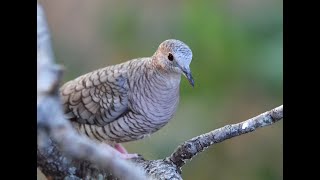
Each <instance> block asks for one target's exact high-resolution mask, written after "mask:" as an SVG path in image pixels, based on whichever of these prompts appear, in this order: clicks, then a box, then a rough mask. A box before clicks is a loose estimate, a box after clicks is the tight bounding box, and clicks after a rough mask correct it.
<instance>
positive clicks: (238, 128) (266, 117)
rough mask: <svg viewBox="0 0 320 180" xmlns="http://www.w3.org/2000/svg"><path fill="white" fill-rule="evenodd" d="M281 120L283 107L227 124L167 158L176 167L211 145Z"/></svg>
mask: <svg viewBox="0 0 320 180" xmlns="http://www.w3.org/2000/svg"><path fill="white" fill-rule="evenodd" d="M282 118H283V105H281V106H279V107H277V108H274V109H272V110H271V111H268V112H265V113H263V114H260V115H258V116H256V117H254V118H251V119H249V120H246V121H243V122H241V123H238V124H229V125H226V126H224V127H222V128H219V129H216V130H213V131H211V132H208V133H206V134H202V135H200V136H197V137H194V138H192V139H190V140H188V141H186V142H184V143H183V144H182V145H180V146H179V147H178V148H177V149H176V150H175V151H174V152H173V153H172V154H171V156H170V157H168V158H169V160H170V161H172V162H173V163H174V164H175V165H177V167H179V168H180V167H182V166H183V165H184V164H185V162H186V161H187V160H189V159H191V158H193V157H194V156H196V155H197V154H198V153H200V152H202V151H204V150H205V149H206V148H208V147H209V146H212V145H213V144H216V143H219V142H222V141H224V140H226V139H230V138H232V137H235V136H240V135H242V134H245V133H249V132H252V131H254V130H256V129H258V128H261V127H264V126H268V125H271V124H273V123H275V122H277V121H279V120H280V119H282Z"/></svg>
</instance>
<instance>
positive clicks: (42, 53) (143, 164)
mask: <svg viewBox="0 0 320 180" xmlns="http://www.w3.org/2000/svg"><path fill="white" fill-rule="evenodd" d="M37 13H38V15H37V34H38V35H37V39H38V41H37V46H38V49H37V50H38V52H37V65H38V67H37V124H38V151H37V164H38V167H39V169H40V170H41V171H42V172H43V173H44V174H45V175H46V176H52V177H53V178H54V179H117V178H120V179H160V180H162V179H163V180H165V179H170V180H181V179H182V178H181V167H182V166H183V165H184V164H185V163H186V161H187V160H189V159H191V158H192V157H194V156H195V155H197V154H198V153H200V152H202V151H204V150H205V149H206V148H208V147H209V146H211V145H213V144H216V143H219V142H222V141H224V140H226V139H229V138H232V137H235V136H239V135H242V134H245V133H249V132H252V131H254V130H256V129H257V128H261V127H264V126H267V125H271V124H273V123H274V122H277V121H279V120H280V119H282V118H283V106H279V107H277V108H275V109H273V110H271V111H268V112H265V113H263V114H261V115H259V116H256V117H254V118H251V119H249V120H247V121H244V122H241V123H238V124H233V125H226V126H225V127H222V128H220V129H216V130H213V131H211V132H209V133H206V134H203V135H200V136H198V137H194V138H192V139H190V140H187V141H186V142H184V143H183V144H182V145H180V146H179V147H178V148H177V149H176V150H175V151H174V152H173V153H172V154H171V155H170V156H169V157H166V158H164V159H158V160H145V159H143V157H139V158H136V159H132V160H130V161H127V160H123V159H121V158H119V156H118V155H117V153H119V152H117V151H115V150H114V149H113V148H112V147H110V146H109V145H107V144H97V143H95V142H93V141H91V140H90V139H88V138H86V137H83V136H80V135H79V134H78V133H76V132H75V130H74V129H73V128H72V126H71V124H70V123H69V121H67V120H66V119H64V118H63V112H62V107H61V102H60V99H59V93H58V88H59V82H60V80H61V76H62V71H63V68H62V67H61V66H59V65H56V64H54V57H53V52H52V48H51V42H50V33H49V30H48V27H47V23H46V19H45V15H44V12H43V10H42V8H41V7H40V5H38V8H37ZM145 173H147V174H148V175H149V176H148V177H146V176H145Z"/></svg>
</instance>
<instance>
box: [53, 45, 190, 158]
mask: <svg viewBox="0 0 320 180" xmlns="http://www.w3.org/2000/svg"><path fill="white" fill-rule="evenodd" d="M191 61H192V51H191V49H190V48H189V46H188V45H186V44H185V43H184V42H182V41H180V40H176V39H168V40H165V41H163V42H162V43H161V44H160V45H159V46H158V48H157V50H156V51H155V53H154V54H153V55H152V56H151V57H141V58H136V59H132V60H129V61H126V62H123V63H121V64H116V65H110V66H107V67H104V68H100V69H97V70H94V71H92V72H89V73H87V74H84V75H81V76H79V77H77V78H75V79H73V80H70V81H68V82H66V83H65V84H63V85H62V86H61V87H60V89H59V92H60V97H61V101H62V105H63V111H64V116H65V118H66V119H68V120H69V121H70V122H71V124H72V126H73V127H74V128H75V129H76V131H77V132H78V133H79V134H82V135H85V136H87V137H88V138H90V139H92V140H94V141H97V142H101V143H106V144H109V145H111V146H113V147H114V148H115V149H116V150H117V151H118V152H120V153H121V154H122V155H124V156H123V157H126V158H132V157H136V156H135V155H136V154H129V153H128V152H127V151H126V149H125V148H124V147H123V146H122V145H121V143H125V142H130V141H135V140H140V139H143V138H145V137H148V136H150V135H151V134H153V133H154V132H156V131H158V130H159V129H161V128H162V127H163V126H165V125H166V124H167V123H168V122H169V121H170V120H171V119H172V118H173V116H174V115H175V113H176V110H177V107H178V104H179V97H180V81H181V76H182V75H184V76H185V77H186V78H187V80H188V81H189V83H190V84H191V86H192V87H194V79H193V76H192V73H191V69H190V64H191Z"/></svg>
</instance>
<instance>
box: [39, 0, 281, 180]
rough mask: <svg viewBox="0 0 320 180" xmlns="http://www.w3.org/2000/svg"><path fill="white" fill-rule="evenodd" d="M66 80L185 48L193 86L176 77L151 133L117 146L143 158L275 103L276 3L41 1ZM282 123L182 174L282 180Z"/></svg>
mask: <svg viewBox="0 0 320 180" xmlns="http://www.w3.org/2000/svg"><path fill="white" fill-rule="evenodd" d="M39 2H40V3H42V4H43V6H44V8H45V10H46V13H47V16H48V17H47V18H48V22H49V26H50V29H51V32H52V38H53V45H54V51H55V55H56V58H57V61H58V62H59V63H61V64H64V65H65V67H66V72H65V76H64V81H67V80H71V79H73V78H75V77H77V76H79V75H81V74H83V73H86V72H89V71H91V70H94V69H98V68H100V67H104V66H107V65H111V64H116V63H120V62H123V61H126V60H130V59H133V58H136V57H142V56H144V57H146V56H151V55H152V54H153V53H154V51H155V50H156V48H157V46H158V45H159V44H160V43H161V42H162V41H164V40H166V39H169V38H175V39H179V40H182V41H184V42H185V43H186V44H188V45H189V46H190V48H191V49H192V51H193V55H194V56H193V61H192V63H191V69H192V72H193V75H194V78H195V87H194V88H192V87H191V86H190V85H189V84H188V82H187V81H186V80H185V79H184V78H183V80H182V85H181V101H180V106H179V109H178V112H177V114H176V115H175V117H174V118H173V119H172V121H171V122H170V123H169V124H168V125H167V126H165V127H164V128H163V129H161V130H160V131H159V132H157V133H155V134H153V135H151V136H150V138H146V139H144V140H140V141H136V142H131V143H127V144H125V146H126V147H127V149H128V150H129V151H130V152H138V153H140V154H143V155H144V156H145V157H146V158H148V159H157V158H163V157H166V156H168V155H170V153H171V152H172V151H173V150H174V148H175V147H176V146H177V145H179V143H181V142H183V141H185V140H187V139H189V138H191V137H193V136H197V135H199V134H202V133H205V132H208V131H210V130H213V129H215V128H219V127H221V126H224V125H226V124H229V123H237V122H239V121H243V120H246V119H248V118H251V117H253V116H255V115H258V114H260V113H262V112H264V111H267V110H270V109H272V108H274V107H277V106H279V105H281V104H282V102H283V100H282V97H283V91H282V90H283V86H282V84H283V83H282V77H283V76H282V73H283V59H282V57H283V54H282V47H283V46H282V34H283V29H282V25H283V21H282V12H283V10H282V7H283V2H282V1H279V0H269V1H267V0H264V1H262V0H224V1H218V0H216V1H208V0H205V1H199V0H198V1H195V0H194V1H191V0H189V1H182V0H178V1H170V0H163V1H147V0H140V1H115V0H112V1H99V0H92V1H75V0H70V1H62V0H56V1H45V0H42V1H41V0H40V1H39ZM282 132H283V131H282V121H281V122H279V123H277V124H275V125H273V126H270V127H266V128H263V129H260V130H257V131H256V132H253V133H250V134H246V135H243V136H240V137H236V138H233V139H231V140H227V141H225V142H223V143H220V144H217V145H214V146H213V147H211V148H209V149H207V150H206V151H205V152H204V153H202V154H200V155H199V156H197V157H195V158H194V159H193V160H192V161H191V162H190V163H187V164H186V165H185V166H184V168H183V169H182V170H183V178H184V179H185V180H191V179H237V180H251V179H252V180H267V179H268V180H278V179H282V178H283V177H282V166H283V160H282V158H283V155H282V150H283V148H282V144H283V135H282Z"/></svg>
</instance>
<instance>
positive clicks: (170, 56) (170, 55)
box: [168, 53, 173, 61]
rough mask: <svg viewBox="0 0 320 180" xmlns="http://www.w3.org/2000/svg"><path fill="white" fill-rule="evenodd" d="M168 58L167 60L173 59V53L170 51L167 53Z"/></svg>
mask: <svg viewBox="0 0 320 180" xmlns="http://www.w3.org/2000/svg"><path fill="white" fill-rule="evenodd" d="M168 59H169V61H173V55H172V54H171V53H169V55H168Z"/></svg>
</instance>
